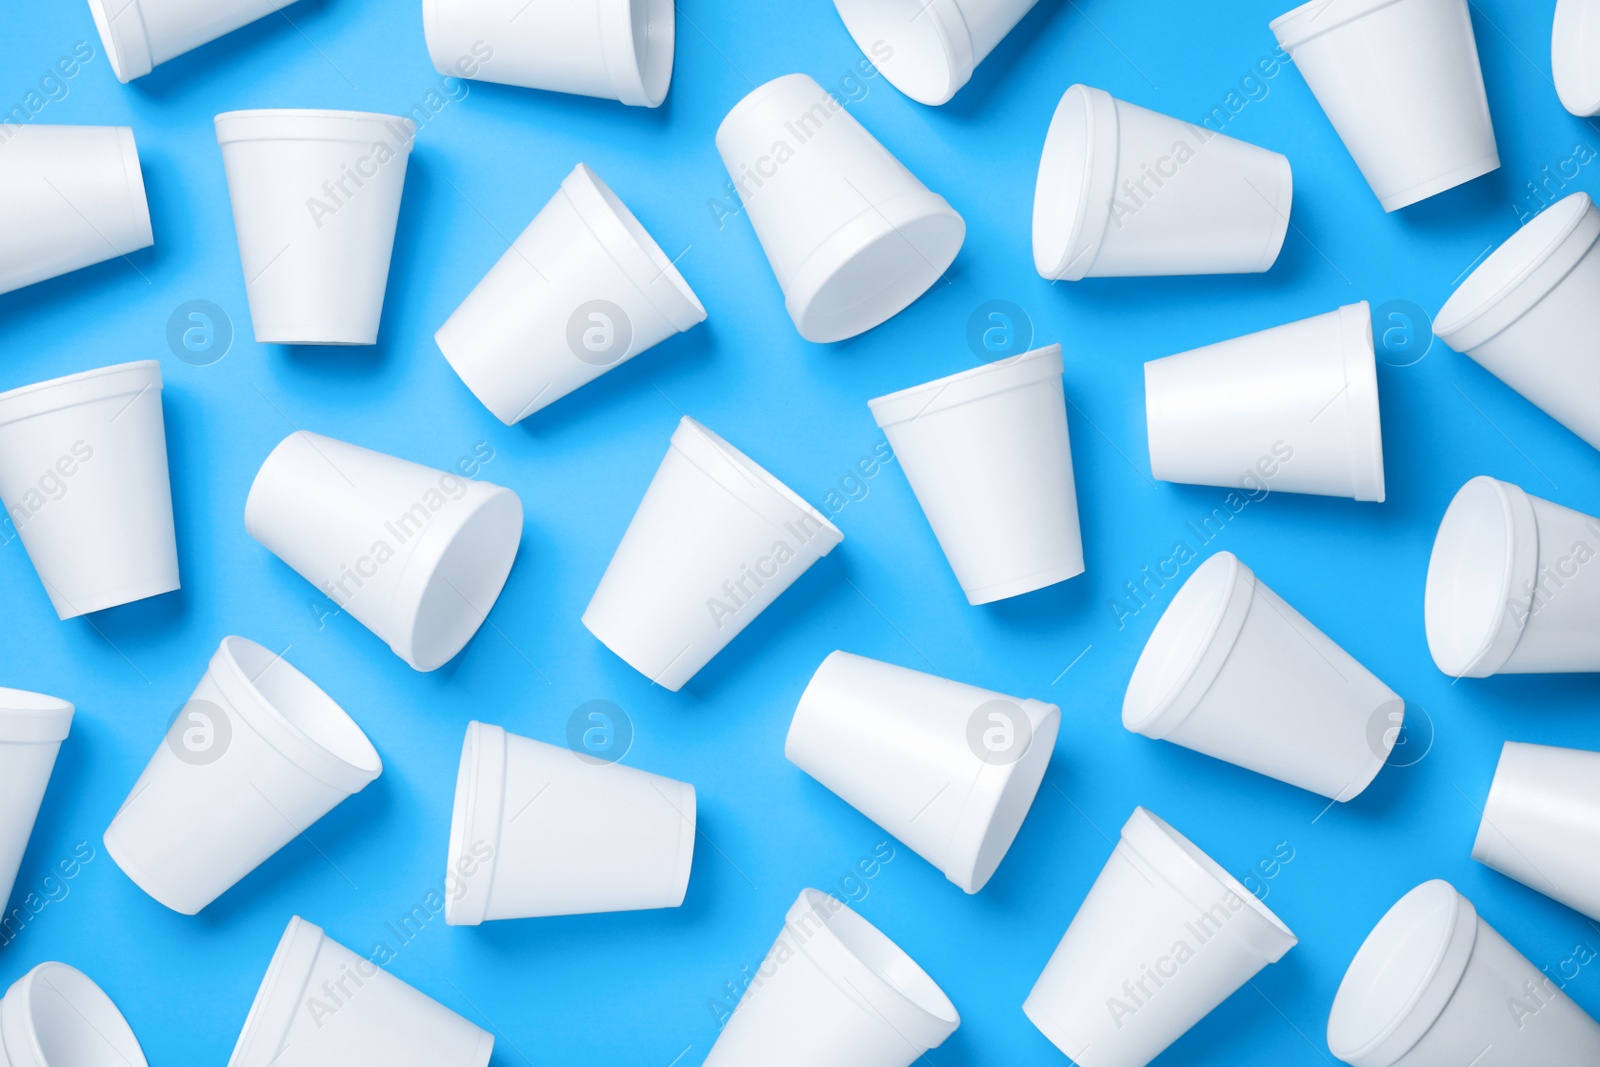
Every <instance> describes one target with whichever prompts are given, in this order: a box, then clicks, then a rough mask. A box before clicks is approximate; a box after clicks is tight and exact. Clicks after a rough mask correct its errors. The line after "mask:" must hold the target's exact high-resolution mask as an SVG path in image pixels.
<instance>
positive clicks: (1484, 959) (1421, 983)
mask: <svg viewBox="0 0 1600 1067" xmlns="http://www.w3.org/2000/svg"><path fill="white" fill-rule="evenodd" d="M1328 1048H1329V1049H1331V1050H1332V1051H1333V1054H1334V1055H1335V1056H1337V1057H1339V1058H1340V1059H1341V1060H1344V1061H1345V1062H1346V1063H1348V1064H1351V1065H1352V1067H1434V1065H1435V1064H1458V1063H1459V1064H1471V1065H1472V1067H1569V1065H1575V1064H1580V1063H1600V1025H1597V1024H1596V1023H1595V1021H1594V1020H1593V1019H1591V1018H1590V1017H1589V1016H1588V1015H1586V1014H1584V1011H1583V1009H1582V1008H1580V1007H1578V1006H1577V1005H1576V1004H1574V1003H1573V1002H1572V999H1571V998H1570V997H1568V996H1567V995H1566V994H1565V993H1563V992H1562V991H1561V990H1560V988H1558V987H1557V985H1556V980H1555V979H1554V978H1551V977H1550V976H1549V975H1547V974H1545V973H1544V972H1543V971H1541V970H1539V968H1537V967H1535V966H1534V965H1533V964H1532V963H1530V962H1528V959H1527V958H1526V957H1525V956H1523V955H1522V953H1520V952H1518V951H1517V950H1516V949H1515V948H1513V947H1511V945H1510V943H1508V942H1507V941H1506V939H1505V938H1503V937H1501V936H1500V934H1499V933H1498V932H1496V931H1495V929H1494V927H1492V926H1490V925H1489V924H1488V923H1486V922H1484V921H1483V917H1482V916H1480V915H1479V914H1478V912H1477V909H1475V908H1474V907H1473V906H1472V902H1471V901H1470V900H1468V899H1467V898H1466V897H1464V896H1462V895H1461V894H1460V893H1458V892H1456V890H1455V887H1454V886H1452V885H1451V884H1450V883H1449V882H1445V881H1441V880H1439V879H1435V880H1433V881H1431V882H1424V883H1422V884H1421V885H1419V886H1417V888H1415V889H1413V890H1412V891H1411V892H1409V893H1407V894H1406V895H1405V896H1403V897H1401V898H1400V901H1399V902H1398V903H1397V904H1395V906H1394V907H1392V908H1390V909H1389V911H1388V913H1387V914H1386V915H1384V917H1383V918H1382V919H1381V920H1379V922H1378V925H1377V926H1375V927H1374V928H1373V930H1372V933H1371V934H1369V935H1368V936H1367V939H1366V941H1364V942H1363V943H1362V945H1361V949H1360V951H1358V952H1357V953H1356V957H1355V959H1354V960H1353V961H1352V962H1351V964H1350V968H1349V970H1347V971H1346V972H1345V975H1344V980H1343V981H1341V982H1340V983H1339V992H1338V994H1337V995H1336V996H1335V997H1334V1000H1333V1011H1332V1013H1331V1014H1330V1015H1329V1017H1328Z"/></svg>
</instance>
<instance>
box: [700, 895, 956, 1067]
mask: <svg viewBox="0 0 1600 1067" xmlns="http://www.w3.org/2000/svg"><path fill="white" fill-rule="evenodd" d="M960 1025H961V1016H960V1015H959V1014H958V1013H957V1012H956V1007H955V1005H954V1004H952V1003H950V998H949V997H947V996H945V994H944V991H943V990H942V989H940V988H939V986H938V984H937V983H935V982H934V980H933V979H932V978H930V977H928V974H927V972H926V971H924V970H923V969H922V968H921V967H919V966H917V963H916V961H915V960H913V959H912V958H911V957H910V956H908V955H906V953H905V952H904V951H903V950H902V949H901V948H900V946H898V945H896V944H895V943H894V942H893V941H890V940H889V939H888V938H887V937H885V936H884V935H883V933H882V932H880V931H879V930H878V928H877V927H875V926H873V925H872V924H871V923H869V922H867V920H865V919H863V918H862V917H861V916H860V915H858V914H856V913H855V912H854V911H852V910H850V909H849V908H848V907H846V906H845V905H844V903H843V902H841V901H839V900H836V899H834V898H833V897H831V896H829V895H828V894H826V893H823V892H821V891H820V890H816V889H804V890H801V892H800V899H799V900H797V901H795V903H794V906H793V907H791V908H790V909H789V913H788V915H787V916H785V917H784V925H783V932H782V933H780V934H779V935H778V939H777V941H776V942H775V943H774V944H773V946H772V949H771V951H769V952H768V953H767V957H766V959H765V960H764V961H763V962H762V964H761V967H760V969H759V971H758V972H757V976H756V979H755V980H754V981H752V982H751V983H750V985H749V986H748V987H746V989H745V991H744V995H743V996H741V997H740V998H739V1006H738V1007H737V1008H736V1009H734V1012H733V1015H732V1017H731V1018H729V1020H728V1024H727V1025H726V1026H725V1027H723V1029H722V1033H721V1034H720V1035H718V1037H717V1042H716V1044H715V1045H713V1046H712V1047H711V1054H710V1055H709V1056H707V1057H706V1061H705V1065H704V1067H748V1065H749V1064H756V1063H759V1064H761V1065H762V1067H817V1065H819V1064H828V1065H829V1067H911V1064H913V1063H916V1062H917V1061H918V1060H920V1059H921V1058H922V1056H923V1054H924V1053H926V1052H927V1051H928V1050H929V1049H934V1048H938V1047H939V1046H940V1045H942V1044H943V1043H944V1040H945V1038H947V1037H949V1036H950V1035H951V1034H952V1033H954V1032H955V1030H956V1027H958V1026H960Z"/></svg>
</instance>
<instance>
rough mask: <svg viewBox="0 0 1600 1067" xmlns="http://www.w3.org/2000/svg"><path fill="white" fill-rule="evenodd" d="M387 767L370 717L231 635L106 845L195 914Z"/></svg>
mask: <svg viewBox="0 0 1600 1067" xmlns="http://www.w3.org/2000/svg"><path fill="white" fill-rule="evenodd" d="M382 771H383V763H382V761H380V760H379V759H378V753H377V751H376V750H374V749H373V747H372V742H370V741H368V740H367V735H366V734H364V733H362V732H361V727H359V726H357V725H356V724H355V721H354V720H353V719H351V718H350V716H349V715H347V714H346V713H345V711H344V709H343V708H341V707H340V706H339V705H338V704H335V703H334V702H333V700H332V698H330V697H329V696H328V694H326V693H324V692H323V691H322V690H321V689H319V688H318V687H317V685H316V684H315V683H314V682H312V681H311V679H309V678H307V677H306V676H305V675H303V674H301V673H300V672H299V671H298V670H296V669H295V668H294V667H293V666H291V665H290V664H289V663H288V661H287V660H285V659H283V658H282V657H281V656H280V655H277V654H275V653H273V652H272V651H271V650H270V649H267V648H263V647H262V646H261V645H258V644H256V643H255V642H254V641H247V640H245V639H244V638H242V637H228V638H224V639H223V641H222V646H221V647H220V648H219V649H217V652H216V654H215V655H213V656H212V657H211V662H210V664H208V665H207V667H206V673H205V675H204V676H203V677H202V678H201V679H200V684H199V685H198V686H197V687H196V688H195V691H194V695H193V696H191V697H190V698H189V701H188V703H186V704H184V706H183V708H182V709H181V710H180V711H179V712H178V716H177V718H176V719H174V720H173V723H172V725H171V727H170V728H169V729H168V731H167V734H166V737H165V738H164V739H163V740H162V743H161V745H160V747H158V748H157V749H156V751H155V755H153V756H152V757H151V758H150V762H149V763H148V764H147V765H146V766H145V769H144V773H143V774H141V775H139V780H138V781H137V782H136V783H134V786H133V789H132V790H131V791H130V792H129V794H128V798H127V799H126V800H124V801H123V802H122V807H121V808H119V809H118V810H117V814H116V817H115V818H113V819H112V820H111V825H110V827H108V828H107V829H106V833H105V846H106V852H107V853H108V854H109V855H110V856H111V858H112V859H113V860H114V861H116V864H117V866H118V867H121V868H122V870H123V873H125V874H126V875H127V876H128V877H129V878H131V879H132V880H133V881H134V883H135V884H137V885H138V886H139V888H140V889H143V890H144V891H145V892H146V893H148V894H150V896H152V897H153V898H155V899H156V900H157V901H159V902H161V903H162V904H165V905H166V906H167V907H169V908H171V909H172V910H173V911H176V912H179V913H180V914H183V915H194V914H196V913H197V912H199V911H200V910H201V909H202V908H204V907H205V906H206V905H208V904H210V903H211V902H212V901H213V900H215V899H217V897H219V896H221V895H222V894H223V893H225V892H226V891H227V890H228V889H229V888H231V887H232V886H233V885H234V884H236V883H237V882H238V881H239V880H240V879H241V878H243V877H245V875H247V874H249V873H250V872H251V871H253V870H255V869H256V868H257V867H259V866H260V865H261V864H262V863H264V862H265V861H266V860H267V858H268V857H269V856H271V855H272V854H273V853H275V852H277V851H278V850H279V849H280V848H282V847H283V846H284V845H287V844H288V843H289V842H290V841H293V840H294V839H295V838H296V837H298V836H300V834H302V833H304V832H305V831H306V830H307V829H308V828H309V827H310V826H311V824H312V823H314V822H316V821H317V820H318V819H320V818H322V817H323V816H324V815H326V814H327V813H328V812H330V811H332V810H333V809H334V807H336V806H337V805H338V804H340V803H342V802H343V801H344V799H345V798H346V797H348V796H350V795H351V794H352V793H359V792H360V791H361V790H363V789H365V788H366V787H367V785H368V784H369V783H370V782H372V780H373V779H375V778H377V777H378V775H379V774H380V773H382Z"/></svg>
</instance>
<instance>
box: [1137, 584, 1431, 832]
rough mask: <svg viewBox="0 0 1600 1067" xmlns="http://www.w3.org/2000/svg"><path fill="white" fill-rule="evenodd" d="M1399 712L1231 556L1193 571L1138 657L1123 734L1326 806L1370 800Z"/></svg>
mask: <svg viewBox="0 0 1600 1067" xmlns="http://www.w3.org/2000/svg"><path fill="white" fill-rule="evenodd" d="M1404 715H1405V702H1404V701H1402V700H1401V699H1400V698H1399V697H1398V696H1397V695H1395V692H1394V690H1392V689H1390V688H1389V687H1388V686H1386V685H1384V684H1383V683H1382V682H1380V681H1379V680H1378V679H1377V678H1375V677H1373V675H1372V672H1370V671H1368V670H1367V669H1366V668H1365V667H1363V666H1362V665H1361V664H1359V663H1357V662H1356V661H1355V659H1354V658H1352V657H1351V655H1350V654H1349V653H1348V652H1346V651H1345V650H1344V649H1342V648H1340V647H1339V646H1338V645H1337V644H1335V643H1334V642H1333V640H1332V639H1331V638H1329V637H1328V636H1327V635H1326V634H1324V633H1323V632H1322V631H1321V630H1319V629H1317V628H1316V627H1315V626H1313V625H1312V624H1311V623H1310V622H1308V621H1306V618H1305V617H1304V616H1303V615H1301V614H1300V613H1299V612H1298V611H1296V610H1295V609H1294V608H1293V607H1291V606H1290V605H1288V604H1287V603H1285V602H1284V600H1283V598H1282V597H1280V596H1278V594H1276V593H1274V592H1273V591H1272V590H1271V589H1268V588H1267V586H1266V583H1264V582H1262V581H1261V580H1260V579H1259V578H1257V577H1256V576H1255V574H1254V573H1252V572H1251V570H1250V568H1249V567H1247V566H1245V565H1244V564H1243V563H1241V562H1240V561H1239V559H1238V558H1237V557H1236V556H1234V554H1233V553H1231V552H1218V553H1217V554H1216V555H1214V556H1212V557H1211V558H1210V559H1208V560H1206V561H1205V562H1204V563H1202V564H1200V566H1199V567H1197V568H1196V569H1195V572H1194V573H1193V574H1191V575H1190V576H1189V580H1188V581H1186V582H1184V583H1183V587H1182V588H1181V589H1179V590H1178V592H1177V595H1175V596H1174V597H1173V598H1172V603H1171V604H1170V605H1168V607H1167V610H1166V612H1165V613H1164V614H1163V615H1162V616H1161V620H1160V621H1159V622H1158V623H1156V628H1155V631H1154V632H1153V633H1152V634H1151V635H1150V640H1149V642H1148V643H1147V644H1146V645H1145V647H1144V651H1143V652H1142V653H1140V655H1139V663H1138V665H1137V666H1136V667H1134V669H1133V678H1132V679H1131V680H1130V681H1129V682H1128V692H1127V695H1126V696H1125V697H1124V698H1123V701H1122V725H1124V726H1126V727H1127V728H1128V729H1129V730H1132V731H1134V732H1135V733H1141V734H1144V735H1145V736H1146V737H1154V738H1158V739H1161V740H1166V741H1171V742H1173V743H1174V744H1178V745H1182V746H1183V747H1185V748H1192V749H1194V750H1195V751H1197V752H1204V753H1205V754H1206V755H1208V756H1215V757H1216V758H1218V759H1222V760H1227V761H1228V762H1229V763H1234V764H1237V765H1238V766H1240V767H1246V768H1248V769H1250V770H1252V771H1257V772H1259V773H1261V774H1265V775H1270V776H1271V777H1273V778H1277V779H1279V780H1280V781H1284V782H1288V783H1289V784H1291V785H1297V786H1299V787H1300V788H1302V789H1309V790H1311V791H1312V792H1314V793H1320V794H1322V795H1323V796H1325V797H1329V798H1331V799H1333V800H1340V801H1344V800H1350V799H1352V798H1353V797H1355V796H1356V795H1357V794H1359V793H1360V792H1361V791H1362V790H1363V789H1365V788H1366V787H1367V786H1368V785H1369V784H1371V782H1372V780H1373V779H1374V778H1376V777H1377V775H1378V772H1379V771H1380V770H1382V769H1383V765H1384V762H1385V761H1386V760H1387V759H1388V758H1389V753H1390V751H1391V750H1392V749H1393V747H1394V743H1395V739H1396V738H1397V736H1398V735H1399V732H1400V731H1399V727H1400V725H1401V721H1402V719H1403V717H1404Z"/></svg>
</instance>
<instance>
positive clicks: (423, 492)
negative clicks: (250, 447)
mask: <svg viewBox="0 0 1600 1067" xmlns="http://www.w3.org/2000/svg"><path fill="white" fill-rule="evenodd" d="M244 524H245V529H246V530H248V531H249V533H250V536H251V537H254V538H255V539H256V540H257V541H259V542H260V543H261V544H262V545H264V546H265V547H266V548H267V550H268V551H270V552H271V553H272V554H273V555H275V556H277V557H278V558H279V559H281V560H283V561H284V562H285V563H287V564H288V565H289V566H290V567H292V568H294V570H295V571H296V572H298V573H299V574H300V576H301V577H302V578H304V579H305V580H306V581H308V582H310V583H311V584H312V585H314V586H316V587H317V588H318V589H320V590H321V591H322V592H323V593H324V594H325V595H326V596H328V598H329V599H331V600H332V601H333V602H334V603H335V604H337V605H338V606H339V607H340V609H342V610H344V611H348V612H350V614H351V615H352V616H354V617H355V618H356V620H357V621H358V622H360V623H361V625H363V626H365V627H366V628H367V629H369V630H371V631H372V632H373V633H374V634H376V635H377V636H378V637H379V638H380V639H382V640H383V641H384V642H385V643H386V644H388V646H389V647H390V649H392V650H393V651H394V654H395V655H397V656H399V657H400V658H401V659H403V660H405V661H406V663H407V664H409V665H410V666H411V667H412V669H414V670H419V671H432V670H437V669H438V668H440V667H442V666H444V665H445V664H446V663H448V662H450V660H452V659H454V658H455V655H456V653H458V652H460V651H461V650H462V649H463V648H465V647H466V645H467V642H468V641H470V640H472V636H473V634H475V633H477V632H478V628H479V627H480V626H482V625H483V622H484V620H485V619H487V618H488V617H489V611H490V609H491V608H493V607H494V603H495V601H496V600H497V599H498V598H499V596H500V591H501V590H502V589H504V588H505V584H506V578H508V577H509V576H510V574H511V565H512V563H513V562H514V561H515V559H516V556H517V547H518V546H519V545H520V544H521V543H522V501H521V500H520V499H519V498H518V497H517V494H516V493H514V492H512V491H511V490H510V489H506V488H504V487H502V486H498V485H492V484H490V483H489V482H478V481H472V480H471V479H468V478H463V477H460V476H459V475H456V474H453V473H450V472H447V471H441V470H435V469H434V468H432V467H424V466H423V465H422V464H420V463H412V462H410V461H408V460H403V459H397V458H395V457H394V456H389V455H385V454H384V453H382V452H374V451H372V450H371V449H366V448H361V447H360V446H358V445H352V444H346V443H345V442H343V441H336V440H334V439H333V438H331V437H323V436H322V435H321V434H314V433H307V432H306V431H303V430H302V431H297V432H295V433H292V434H290V435H289V436H288V437H286V438H284V439H283V441H282V443H280V444H279V445H278V447H277V448H275V449H273V451H272V454H271V455H270V456H268V457H267V461H266V462H265V463H263V464H262V466H261V470H260V472H259V473H257V475H256V480H255V482H254V484H252V485H251V486H250V496H249V498H248V499H247V500H246V501H245V506H244Z"/></svg>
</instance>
